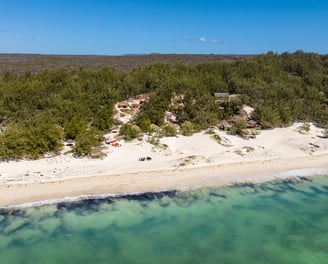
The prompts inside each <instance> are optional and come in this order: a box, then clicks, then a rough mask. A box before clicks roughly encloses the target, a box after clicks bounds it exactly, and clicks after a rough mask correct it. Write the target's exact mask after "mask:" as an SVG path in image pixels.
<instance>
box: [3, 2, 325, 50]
mask: <svg viewBox="0 0 328 264" xmlns="http://www.w3.org/2000/svg"><path fill="white" fill-rule="evenodd" d="M300 49H302V50H304V51H309V52H317V53H321V54H327V53H328V1H327V0H309V1H305V0H275V1H274V0H262V1H260V0H248V1H247V0H244V1H242V0H230V1H229V0H152V1H151V0H134V1H133V0H116V1H114V0H56V1H55V0H0V53H42V54H98V55H120V54H134V53H142V54H143V53H201V54H207V53H213V54H257V53H266V52H267V51H274V52H278V53H281V52H285V51H287V52H294V51H296V50H300Z"/></svg>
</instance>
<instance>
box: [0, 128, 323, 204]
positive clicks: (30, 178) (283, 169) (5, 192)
mask: <svg viewBox="0 0 328 264" xmlns="http://www.w3.org/2000/svg"><path fill="white" fill-rule="evenodd" d="M301 125H302V124H300V123H296V124H294V125H293V126H291V127H288V128H276V129H271V130H262V131H261V132H260V134H259V135H257V136H256V138H252V139H247V140H246V139H242V138H240V137H238V136H234V135H229V134H227V133H226V132H223V131H215V132H216V133H217V134H218V135H219V136H220V137H221V139H222V144H219V143H217V142H216V141H215V140H214V139H213V138H212V135H209V134H206V133H204V132H202V133H197V134H194V135H193V136H190V137H185V136H180V135H179V136H177V137H167V138H161V139H160V145H159V146H154V145H152V144H150V143H148V142H147V141H146V140H143V141H138V140H135V141H133V142H129V143H126V142H120V143H121V145H122V146H121V147H112V146H108V145H105V146H104V148H105V152H106V154H107V156H106V157H104V158H102V159H89V158H74V157H73V156H72V154H62V155H59V156H56V157H50V158H43V159H39V160H22V161H10V162H1V163H0V206H9V205H16V204H22V203H30V202H37V201H43V200H51V199H64V198H65V197H76V196H80V195H98V194H99V195H101V194H122V193H136V192H148V191H160V190H173V189H179V190H188V189H193V188H199V187H205V186H222V185H228V184H233V183H245V182H253V183H257V182H263V181H269V180H275V179H283V178H286V177H294V176H296V175H299V176H309V175H316V174H318V175H319V174H320V175H323V174H328V139H327V138H323V137H322V129H320V128H318V127H316V126H314V125H311V127H310V131H309V132H308V133H305V134H302V133H300V132H299V127H300V126H301ZM65 150H66V149H65ZM65 150H63V153H64V152H65ZM140 157H151V158H152V159H151V160H145V161H139V158H140ZM303 174H304V175H303Z"/></svg>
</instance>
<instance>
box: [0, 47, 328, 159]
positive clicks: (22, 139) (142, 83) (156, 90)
mask: <svg viewBox="0 0 328 264" xmlns="http://www.w3.org/2000/svg"><path fill="white" fill-rule="evenodd" d="M215 92H227V93H230V94H240V95H241V96H240V97H238V100H233V101H227V102H225V103H223V104H221V105H219V104H218V103H217V102H216V100H215V97H214V93H215ZM144 93H147V94H149V100H148V102H146V103H145V104H144V105H143V107H142V108H141V109H140V112H139V113H138V115H137V116H136V118H135V119H134V120H133V122H134V123H135V124H137V125H138V126H139V127H141V128H142V129H143V130H144V131H148V130H149V125H150V124H156V125H158V126H161V125H163V120H164V113H165V111H166V110H169V111H171V112H173V113H175V114H176V116H177V123H178V124H180V125H181V126H182V127H184V128H186V127H187V126H188V127H191V126H192V127H193V129H195V130H200V129H204V128H207V127H210V126H213V125H216V124H218V122H219V121H220V120H223V119H226V118H229V116H231V115H232V114H234V113H236V112H238V111H239V110H240V107H241V106H242V105H243V104H248V105H250V106H252V107H253V108H254V109H255V111H254V115H253V118H254V119H255V120H256V121H257V122H258V123H259V124H260V125H261V127H262V128H272V127H279V126H288V125H291V124H292V123H293V122H295V121H309V122H310V121H311V122H315V123H316V124H317V125H318V126H321V127H327V126H328V102H327V97H328V55H318V54H313V53H304V52H302V51H298V52H295V53H283V54H274V53H272V52H269V53H267V54H265V55H258V56H252V57H249V58H240V59H237V60H234V61H217V62H201V63H198V64H196V65H187V64H185V63H174V64H171V63H163V62H157V63H152V64H149V65H146V66H142V67H139V68H136V69H134V70H131V71H127V72H124V71H117V70H114V69H112V68H101V69H97V70H90V69H84V68H79V69H72V70H69V69H57V70H43V71H39V72H33V73H32V72H29V71H25V72H23V73H21V72H20V73H16V72H14V71H4V72H2V73H1V74H0V131H1V132H0V159H17V158H23V157H24V158H38V157H40V156H41V155H43V154H44V153H48V152H54V153H56V152H58V151H59V150H60V149H61V148H62V144H63V143H62V142H63V139H72V140H75V141H76V144H75V146H74V148H73V150H74V151H75V152H76V153H78V154H79V155H87V154H88V153H90V151H91V150H92V148H93V147H94V146H97V145H99V144H100V143H101V142H102V141H103V140H104V138H103V134H104V132H106V131H109V130H110V129H111V128H112V127H113V126H114V125H115V122H116V121H115V120H114V119H113V114H114V104H115V103H116V102H118V101H122V100H125V99H127V98H128V97H130V96H134V95H137V94H144ZM174 98H178V99H179V100H180V102H179V103H180V104H178V105H179V107H176V105H175V106H174V107H173V106H172V104H171V102H172V99H174Z"/></svg>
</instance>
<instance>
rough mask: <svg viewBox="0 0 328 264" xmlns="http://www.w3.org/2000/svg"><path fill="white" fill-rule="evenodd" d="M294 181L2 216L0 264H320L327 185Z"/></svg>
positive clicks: (326, 240)
mask: <svg viewBox="0 0 328 264" xmlns="http://www.w3.org/2000/svg"><path fill="white" fill-rule="evenodd" d="M302 172H304V171H302ZM308 172H309V171H307V173H308ZM293 173H295V171H294V172H293ZM298 176H300V177H295V178H293V179H285V180H283V181H280V182H278V181H275V182H269V183H264V184H258V185H257V184H238V185H234V186H233V187H223V188H201V189H198V190H195V191H190V192H178V191H177V192H158V193H150V194H147V193H146V194H139V195H123V196H120V197H115V198H114V197H107V196H102V197H99V196H98V197H97V198H95V199H90V198H92V197H90V196H85V197H83V198H85V199H80V200H74V201H72V202H68V201H65V202H61V203H57V204H52V205H47V206H40V207H33V208H20V209H18V208H16V209H9V210H6V211H5V210H3V211H2V213H0V256H1V263H4V264H11V263H15V264H19V263H24V264H29V263H33V264H35V263H81V264H83V263H109V262H110V263H238V264H240V263H268V264H271V263H300V264H302V263H304V264H308V263H326V260H327V259H328V251H327V248H328V227H327V224H326V223H327V222H328V206H327V204H328V177H314V178H313V177H305V178H304V177H303V176H304V174H302V175H299V174H298Z"/></svg>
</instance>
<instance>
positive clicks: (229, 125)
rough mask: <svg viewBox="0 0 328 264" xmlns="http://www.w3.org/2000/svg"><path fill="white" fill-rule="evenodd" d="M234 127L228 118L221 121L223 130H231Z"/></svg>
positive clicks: (220, 126) (220, 125)
mask: <svg viewBox="0 0 328 264" xmlns="http://www.w3.org/2000/svg"><path fill="white" fill-rule="evenodd" d="M231 127H232V125H231V124H230V123H229V122H228V121H227V120H222V121H221V122H220V123H219V128H220V129H222V130H229V129H230V128H231Z"/></svg>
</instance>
